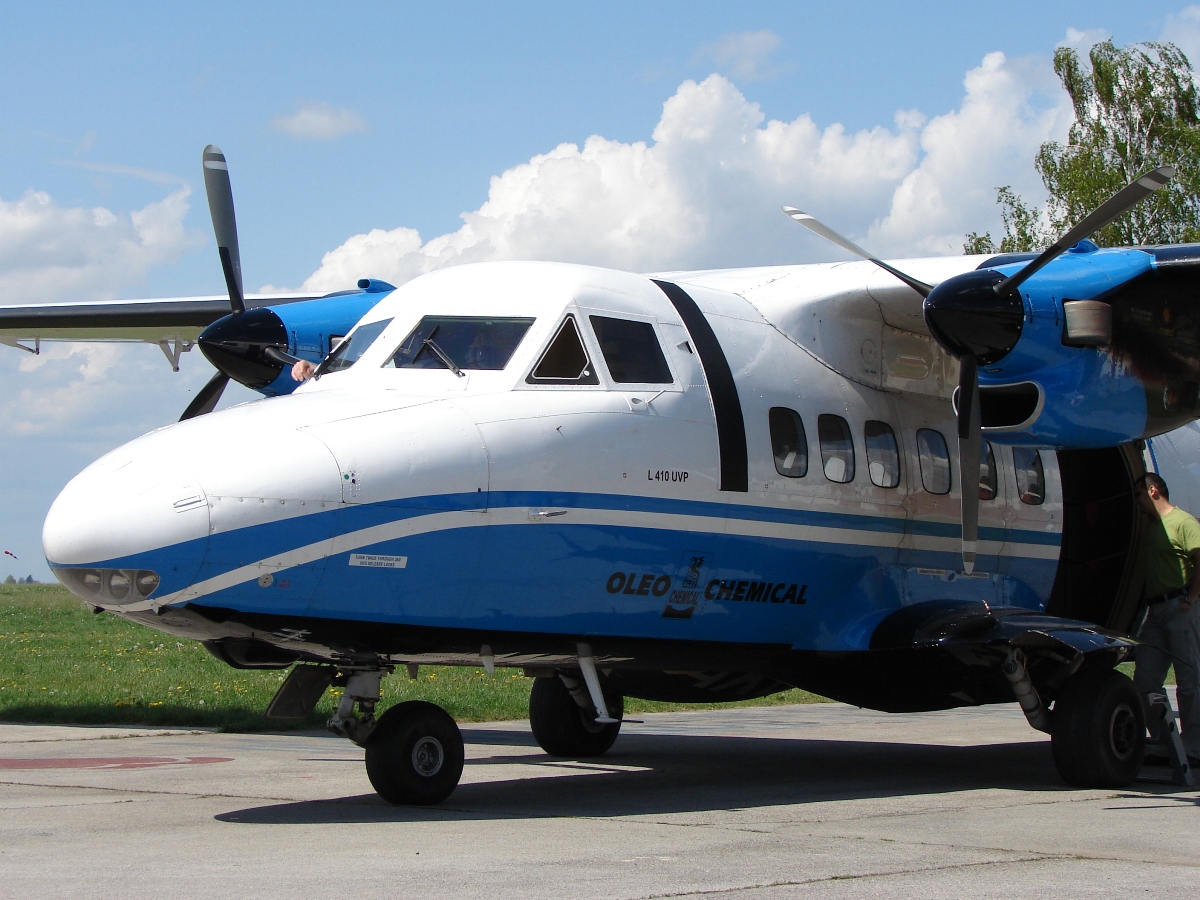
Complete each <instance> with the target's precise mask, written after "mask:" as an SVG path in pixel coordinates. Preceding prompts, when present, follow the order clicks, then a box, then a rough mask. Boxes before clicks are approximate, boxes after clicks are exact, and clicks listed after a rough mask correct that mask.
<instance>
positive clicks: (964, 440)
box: [958, 355, 983, 575]
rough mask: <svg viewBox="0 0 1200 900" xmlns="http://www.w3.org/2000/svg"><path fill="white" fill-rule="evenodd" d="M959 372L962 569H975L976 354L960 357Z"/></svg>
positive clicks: (979, 454)
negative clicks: (974, 355)
mask: <svg viewBox="0 0 1200 900" xmlns="http://www.w3.org/2000/svg"><path fill="white" fill-rule="evenodd" d="M958 362H959V375H958V488H959V493H960V494H961V496H962V512H961V519H962V558H963V571H965V572H966V573H967V574H968V575H970V574H971V572H973V571H974V570H975V551H976V549H977V547H978V544H979V461H980V460H981V459H982V458H983V434H982V431H981V428H980V419H979V367H978V364H977V363H976V361H975V357H973V356H970V355H964V356H962V357H961V358H960V359H959V361H958Z"/></svg>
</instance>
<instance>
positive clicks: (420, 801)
mask: <svg viewBox="0 0 1200 900" xmlns="http://www.w3.org/2000/svg"><path fill="white" fill-rule="evenodd" d="M385 674H386V672H384V671H383V670H381V669H375V670H372V671H365V672H356V673H354V674H353V675H351V676H350V677H349V679H347V681H346V692H345V693H344V694H343V695H342V699H341V702H340V703H339V704H338V707H337V709H336V710H335V711H334V713H333V715H332V716H330V718H329V722H328V724H327V727H328V728H329V730H330V731H333V732H335V733H337V734H340V735H342V736H343V737H348V738H350V740H352V741H354V743H356V744H358V745H359V746H360V747H363V748H365V749H366V751H367V753H366V757H367V778H369V779H370V780H371V787H373V788H375V792H376V793H378V794H379V796H381V797H382V798H383V799H384V800H386V801H388V803H396V804H405V805H413V806H429V805H431V804H434V803H441V802H442V801H443V800H445V799H446V798H447V797H449V796H450V794H451V793H453V792H454V789H455V788H456V787H458V780H459V779H460V778H461V777H462V770H463V761H464V758H465V754H464V751H463V739H462V733H461V732H460V731H459V730H458V725H457V724H455V722H454V719H452V718H451V717H450V714H449V713H448V712H446V711H445V710H444V709H442V708H441V707H440V706H436V705H434V704H432V703H426V702H425V701H423V700H410V701H408V702H406V703H398V704H396V705H395V706H393V707H392V708H391V709H389V710H388V711H387V712H385V713H384V714H383V715H382V716H380V717H379V718H378V719H376V718H375V704H376V703H378V702H379V682H380V681H381V680H382V679H383V676H384V675H385ZM356 705H357V706H358V710H359V714H358V715H357V716H356V715H355V714H354V708H355V706H356Z"/></svg>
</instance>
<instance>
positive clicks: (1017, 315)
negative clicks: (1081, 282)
mask: <svg viewBox="0 0 1200 900" xmlns="http://www.w3.org/2000/svg"><path fill="white" fill-rule="evenodd" d="M1174 174H1175V169H1174V167H1172V166H1162V167H1161V168H1158V169H1154V170H1153V171H1151V172H1147V173H1146V174H1145V175H1143V176H1141V177H1140V178H1137V179H1135V180H1134V181H1133V182H1131V183H1130V184H1128V185H1126V186H1125V187H1124V188H1122V189H1121V190H1120V191H1118V192H1117V193H1116V194H1114V195H1113V196H1112V197H1110V198H1109V199H1108V200H1106V201H1105V202H1104V203H1102V204H1100V206H1098V207H1097V208H1096V209H1095V210H1093V211H1092V212H1091V213H1089V214H1088V215H1087V216H1086V217H1084V219H1083V220H1082V221H1081V222H1080V223H1079V224H1077V225H1076V226H1075V227H1073V228H1071V229H1070V230H1069V231H1068V232H1067V233H1066V234H1064V235H1063V236H1062V237H1061V238H1059V239H1058V240H1057V241H1055V242H1054V243H1053V244H1051V245H1050V246H1049V247H1047V248H1046V249H1045V250H1044V251H1043V252H1042V253H1041V255H1039V256H1038V257H1037V258H1036V259H1034V260H1032V261H1031V262H1030V263H1029V264H1028V265H1026V266H1024V267H1023V268H1022V269H1020V270H1019V271H1017V272H1016V273H1014V274H1013V275H1010V276H1008V277H1005V276H1004V275H1003V274H1001V273H1000V272H997V271H995V270H994V269H980V270H976V271H973V272H965V273H963V274H962V275H955V276H954V277H953V278H948V279H946V280H945V281H943V282H941V283H940V284H938V285H936V286H930V285H927V284H925V283H924V282H922V281H918V280H917V279H915V278H913V277H911V276H909V275H907V274H905V273H903V272H901V271H899V270H898V269H895V268H893V267H892V266H890V265H888V264H887V263H885V262H883V261H881V260H880V259H878V258H877V257H875V256H873V255H872V254H870V253H868V252H867V251H866V250H864V249H862V248H861V247H859V246H858V245H857V244H855V243H854V242H853V241H850V240H848V239H847V238H844V237H842V236H841V235H840V234H838V233H837V232H836V231H834V230H833V229H831V228H829V227H828V226H826V225H824V224H823V223H821V222H819V221H818V220H816V219H814V218H813V217H812V216H810V215H808V214H807V213H804V212H801V211H800V210H798V209H795V208H794V207H790V206H785V207H783V212H784V213H785V214H786V215H787V216H788V217H789V218H790V219H792V220H793V221H795V222H797V223H798V224H800V225H803V226H804V227H805V228H807V229H808V230H809V231H812V232H813V233H815V234H819V235H820V236H821V237H823V238H825V239H826V240H828V241H831V242H833V243H834V244H837V245H838V246H839V247H841V248H843V249H845V250H849V251H850V252H851V253H854V254H855V255H857V256H860V257H862V258H863V259H866V260H869V261H870V262H872V263H874V264H875V265H877V266H879V267H880V268H881V269H883V270H884V271H886V272H890V273H891V274H892V275H894V276H895V277H897V278H899V279H900V280H901V281H903V282H904V283H905V284H907V285H908V286H909V287H911V288H912V289H913V290H914V291H916V292H917V293H918V294H920V295H921V297H922V298H924V304H923V307H922V312H923V315H924V318H925V324H926V325H927V326H928V328H929V332H930V334H932V335H933V337H934V339H935V340H936V341H937V342H938V343H939V344H940V345H941V346H942V347H943V348H944V349H945V350H946V352H948V353H950V354H952V355H953V356H954V357H955V358H956V359H957V360H958V362H959V377H958V391H957V400H958V402H957V415H958V464H959V486H960V492H961V494H962V511H961V521H962V558H963V569H964V570H965V571H966V572H967V573H970V572H972V571H973V570H974V568H975V554H976V549H977V544H978V534H979V494H978V492H977V491H971V490H968V489H967V488H968V486H969V485H972V484H974V483H975V482H976V481H977V480H978V477H979V473H978V466H979V460H980V459H981V455H982V452H983V435H982V426H981V419H980V413H979V367H980V366H981V365H984V366H986V365H991V364H992V363H995V362H998V361H999V360H1000V359H1002V358H1003V357H1004V356H1006V355H1007V354H1008V353H1009V351H1011V350H1012V349H1013V348H1014V347H1015V346H1016V345H1017V341H1018V340H1019V339H1020V337H1021V329H1022V326H1023V324H1024V315H1025V310H1024V306H1023V304H1022V301H1021V295H1020V287H1021V285H1022V284H1024V283H1025V282H1026V281H1027V280H1028V279H1029V278H1031V277H1033V276H1034V275H1035V274H1037V272H1039V271H1040V270H1041V269H1042V268H1044V267H1045V266H1046V265H1048V264H1049V263H1050V262H1052V261H1053V260H1055V259H1056V258H1058V257H1059V256H1060V255H1062V254H1063V253H1065V252H1066V251H1067V250H1069V249H1070V248H1071V247H1073V246H1075V244H1077V243H1079V242H1080V241H1082V240H1084V239H1085V238H1088V237H1090V236H1091V235H1093V234H1095V233H1096V232H1097V231H1099V230H1100V229H1101V228H1103V227H1104V226H1105V225H1107V224H1108V223H1109V222H1111V221H1113V220H1114V219H1116V218H1118V217H1119V216H1121V215H1123V214H1124V213H1126V212H1128V211H1129V210H1130V209H1132V208H1133V207H1134V206H1136V205H1137V204H1138V203H1140V202H1141V201H1142V200H1144V199H1145V198H1146V197H1148V196H1150V195H1151V194H1152V193H1154V192H1155V191H1157V190H1158V189H1159V188H1161V187H1162V186H1163V185H1165V184H1166V183H1167V182H1168V181H1170V180H1171V178H1172V177H1173V176H1174Z"/></svg>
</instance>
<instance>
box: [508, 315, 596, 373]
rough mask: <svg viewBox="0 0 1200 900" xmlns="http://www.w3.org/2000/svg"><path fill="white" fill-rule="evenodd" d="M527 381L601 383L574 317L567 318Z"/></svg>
mask: <svg viewBox="0 0 1200 900" xmlns="http://www.w3.org/2000/svg"><path fill="white" fill-rule="evenodd" d="M525 380H526V381H527V382H528V383H529V384H599V383H600V380H599V379H598V378H597V377H596V369H595V367H594V366H593V365H592V361H591V360H590V359H588V355H587V350H585V349H584V348H583V341H582V340H581V339H580V337H579V328H578V327H577V326H576V325H575V317H574V316H567V318H566V321H564V322H563V323H562V327H560V328H559V329H558V334H556V335H555V336H554V340H552V341H551V342H550V346H549V347H547V348H546V352H545V353H543V354H542V358H541V359H540V360H539V361H538V364H537V365H536V366H534V367H533V371H532V372H530V373H529V377H528V378H526V379H525Z"/></svg>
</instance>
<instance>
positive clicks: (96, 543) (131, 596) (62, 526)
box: [42, 448, 209, 608]
mask: <svg viewBox="0 0 1200 900" xmlns="http://www.w3.org/2000/svg"><path fill="white" fill-rule="evenodd" d="M122 449H126V448H122ZM208 533H209V506H208V502H207V498H206V497H205V494H204V491H203V489H202V488H201V487H200V485H199V483H198V482H197V481H196V480H195V479H194V478H192V477H191V476H190V475H189V474H188V473H187V471H186V470H185V469H184V468H183V467H180V466H179V465H177V464H173V463H172V462H171V461H170V460H169V459H164V458H163V457H162V456H159V455H157V454H146V453H122V451H121V450H118V451H114V453H112V454H109V455H108V456H106V457H104V458H102V459H100V460H98V461H96V462H95V463H93V464H92V465H90V466H88V468H86V469H84V470H83V471H82V472H81V473H80V474H79V475H77V476H75V478H73V479H72V480H71V481H70V482H69V483H68V484H67V486H66V487H65V488H63V490H62V493H60V494H59V495H58V498H57V499H56V500H55V501H54V504H53V505H52V506H51V507H50V512H49V513H48V514H47V516H46V523H45V525H44V526H43V528H42V549H43V551H44V552H45V554H46V560H47V562H48V563H49V564H50V567H51V569H52V570H53V571H54V573H55V575H56V576H57V577H58V578H59V580H60V581H62V582H63V584H64V585H66V587H67V588H68V589H69V590H70V591H71V592H72V593H74V594H75V595H76V596H78V597H79V598H80V599H82V600H84V601H85V602H87V603H90V604H93V605H97V606H106V607H108V606H112V607H126V608H129V607H134V606H144V604H145V602H146V598H147V596H148V595H150V594H152V593H153V592H154V591H155V589H156V588H158V587H159V585H160V584H161V583H164V582H165V583H166V584H168V585H169V584H171V583H176V582H180V581H182V582H186V581H187V580H188V579H189V578H190V577H191V576H192V575H194V574H195V572H196V570H197V569H198V568H199V566H200V563H201V562H202V560H203V556H204V549H205V545H206V544H207V540H208ZM165 548H170V550H169V552H167V551H166V550H165Z"/></svg>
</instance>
